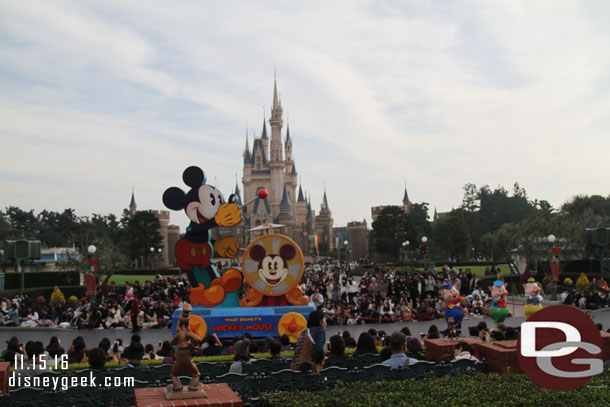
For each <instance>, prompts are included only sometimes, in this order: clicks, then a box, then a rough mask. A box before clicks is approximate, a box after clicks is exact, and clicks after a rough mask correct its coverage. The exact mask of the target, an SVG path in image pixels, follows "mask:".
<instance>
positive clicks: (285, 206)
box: [277, 184, 295, 234]
mask: <svg viewBox="0 0 610 407" xmlns="http://www.w3.org/2000/svg"><path fill="white" fill-rule="evenodd" d="M277 220H278V222H280V223H282V224H284V225H286V226H287V228H286V229H287V230H286V232H287V233H289V234H292V226H294V220H295V219H294V215H293V214H292V202H290V196H289V194H288V189H287V188H286V185H285V184H284V190H283V192H282V202H280V214H279V216H278V219H277Z"/></svg>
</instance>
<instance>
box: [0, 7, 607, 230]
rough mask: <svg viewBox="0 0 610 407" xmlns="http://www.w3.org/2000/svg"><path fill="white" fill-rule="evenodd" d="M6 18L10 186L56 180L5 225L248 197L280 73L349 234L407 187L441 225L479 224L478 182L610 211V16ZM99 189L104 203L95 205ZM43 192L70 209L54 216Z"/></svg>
mask: <svg viewBox="0 0 610 407" xmlns="http://www.w3.org/2000/svg"><path fill="white" fill-rule="evenodd" d="M592 8H593V10H591V9H592ZM0 9H1V11H2V12H0V23H1V25H2V27H3V31H2V33H1V36H0V61H2V62H0V86H2V87H4V88H6V92H2V93H3V95H0V139H1V141H2V145H3V150H4V151H7V150H6V148H10V149H12V150H13V151H15V153H14V154H11V155H10V156H7V157H6V159H5V160H3V162H2V163H1V164H0V173H11V174H15V173H17V174H18V173H25V174H29V175H30V176H34V177H35V176H36V175H37V174H44V175H45V176H46V177H48V178H45V181H44V185H43V183H42V182H40V183H36V181H34V180H32V179H31V178H28V181H27V185H26V186H25V187H24V186H22V185H21V184H20V183H19V181H16V180H15V179H18V177H17V178H15V179H12V178H11V179H10V180H9V179H8V177H4V178H2V177H0V187H4V188H8V191H9V192H10V193H9V194H7V195H6V196H3V198H4V199H2V201H0V204H1V205H10V204H14V205H19V206H23V207H25V208H27V207H36V208H38V209H42V208H43V207H48V208H50V207H51V206H54V209H61V208H63V207H68V206H71V207H77V208H78V209H80V210H81V211H83V212H84V213H88V212H92V211H96V212H109V211H112V212H119V211H120V209H121V208H123V207H125V206H126V205H127V203H128V199H129V192H130V187H131V185H132V184H135V185H136V197H137V199H138V203H139V204H140V205H141V206H142V207H151V208H161V204H160V194H161V193H162V191H163V190H164V189H165V187H167V186H169V185H174V184H176V185H178V184H179V183H180V174H181V172H182V169H183V168H184V167H185V166H186V165H190V164H199V165H201V166H202V167H204V170H206V172H208V173H209V174H210V175H211V176H212V177H217V179H218V181H219V184H220V186H221V188H223V189H228V188H233V186H234V179H235V177H234V174H235V172H241V152H242V150H243V143H244V127H245V126H246V123H247V124H248V127H249V128H250V129H251V133H252V130H253V131H254V132H255V133H256V134H257V135H258V134H260V130H261V128H260V126H261V120H262V117H261V116H262V111H261V107H262V106H263V105H265V106H266V107H267V108H266V110H267V112H268V111H269V106H270V104H271V90H272V88H271V86H272V76H271V75H272V69H273V67H274V66H277V71H278V85H279V90H280V92H281V93H282V101H283V105H284V109H285V113H286V112H289V113H290V124H291V135H292V136H293V140H294V145H295V151H294V154H295V156H296V160H297V162H296V164H297V169H298V171H299V172H300V174H301V175H302V177H303V182H304V186H305V188H306V189H308V190H310V191H311V192H312V198H313V202H314V206H315V207H316V208H317V206H318V203H319V201H320V200H321V197H322V185H323V183H324V181H326V185H327V191H328V198H329V201H330V205H331V208H332V209H333V215H334V217H335V220H336V223H337V224H344V223H345V222H346V221H349V220H351V219H362V218H364V217H366V218H369V217H370V207H371V206H374V205H378V204H388V203H399V201H400V199H401V198H402V192H403V183H404V181H407V183H408V187H409V195H410V197H411V199H412V200H413V201H416V202H421V201H426V202H430V203H431V209H433V208H434V206H437V207H438V210H439V211H445V210H449V209H451V208H452V207H456V206H458V205H459V204H460V202H461V195H462V191H461V187H462V186H463V185H464V184H465V183H466V182H474V183H476V184H477V185H482V184H489V185H491V186H492V187H493V186H496V185H498V184H501V185H504V186H506V187H507V188H508V189H510V187H511V185H512V184H513V183H514V182H515V181H518V182H519V183H520V184H521V185H523V186H524V187H525V188H526V189H527V191H528V193H529V195H530V196H531V197H533V198H534V197H535V198H539V199H548V200H549V201H551V203H553V204H554V205H556V206H558V205H560V204H561V203H562V202H564V201H565V200H566V199H568V198H570V197H571V196H572V195H575V194H578V193H588V194H593V193H598V194H604V195H606V194H607V192H606V190H605V189H604V188H605V186H606V185H607V182H606V176H605V174H607V172H608V169H609V167H608V164H607V162H608V160H607V158H606V155H607V152H608V151H610V148H609V147H610V146H609V143H610V142H609V141H608V138H607V137H606V132H607V129H608V128H609V125H610V116H609V115H608V111H609V110H610V102H609V101H608V98H607V97H606V94H607V88H608V84H609V83H610V77H609V74H608V73H607V70H606V69H605V67H607V66H608V62H609V61H608V58H610V56H609V55H608V53H607V52H605V49H607V48H608V39H609V38H608V29H607V28H606V27H605V26H604V25H603V24H601V22H602V21H605V20H604V19H603V18H600V14H604V13H606V14H607V13H608V12H609V10H608V7H605V6H599V9H596V8H595V6H594V5H591V4H586V5H585V4H583V3H581V2H562V3H561V4H558V3H556V2H535V3H531V2H527V3H525V2H523V3H519V2H512V1H506V2H488V1H480V2H458V3H448V4H442V5H441V4H437V5H434V6H432V5H430V3H427V2H408V3H404V4H400V3H399V4H398V6H397V5H396V3H391V2H382V3H380V2H338V3H337V2H332V3H328V2H307V3H304V4H300V5H294V4H290V5H289V4H285V3H283V2H277V3H274V2H272V3H269V2H222V3H210V2H208V3H201V2H181V3H178V4H177V5H172V6H171V7H170V6H168V5H166V4H163V3H149V2H128V3H124V2H104V3H98V2H78V3H73V2H66V3H49V2H29V1H23V2H3V3H2V4H1V5H0ZM267 115H268V114H267ZM250 144H251V145H252V138H251V139H250ZM24 162H27V163H28V165H23V163H24ZM87 182H89V183H93V184H95V185H96V188H95V189H94V190H93V191H91V192H88V193H87V194H82V193H81V188H82V187H81V185H83V184H85V183H87ZM49 184H50V185H51V188H50V187H49ZM32 185H35V186H36V188H32ZM43 188H44V190H45V191H48V190H49V188H50V190H52V191H54V193H52V194H45V196H48V198H45V199H44V200H42V201H41V199H40V196H39V195H38V193H37V190H42V189H43ZM75 189H76V190H78V191H79V192H78V193H75V192H74V191H75ZM96 190H99V191H101V192H100V193H96V192H95V191H96ZM38 202H40V203H38ZM180 216H181V215H178V216H175V217H174V219H175V220H178V219H177V218H180Z"/></svg>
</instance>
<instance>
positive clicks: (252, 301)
mask: <svg viewBox="0 0 610 407" xmlns="http://www.w3.org/2000/svg"><path fill="white" fill-rule="evenodd" d="M262 300H263V294H261V293H259V292H258V291H254V290H253V289H251V288H248V290H247V291H246V295H245V297H244V298H242V299H241V300H239V305H240V306H241V307H256V306H257V305H258V304H260V302H261V301H262Z"/></svg>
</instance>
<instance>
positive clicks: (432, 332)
mask: <svg viewBox="0 0 610 407" xmlns="http://www.w3.org/2000/svg"><path fill="white" fill-rule="evenodd" d="M440 337H441V333H440V332H439V330H438V326H436V325H430V328H428V333H427V334H426V335H425V336H424V339H440Z"/></svg>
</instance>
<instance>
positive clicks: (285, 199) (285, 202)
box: [280, 184, 292, 206]
mask: <svg viewBox="0 0 610 407" xmlns="http://www.w3.org/2000/svg"><path fill="white" fill-rule="evenodd" d="M280 206H292V204H291V203H290V198H289V197H288V189H287V188H286V184H284V192H282V202H280Z"/></svg>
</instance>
